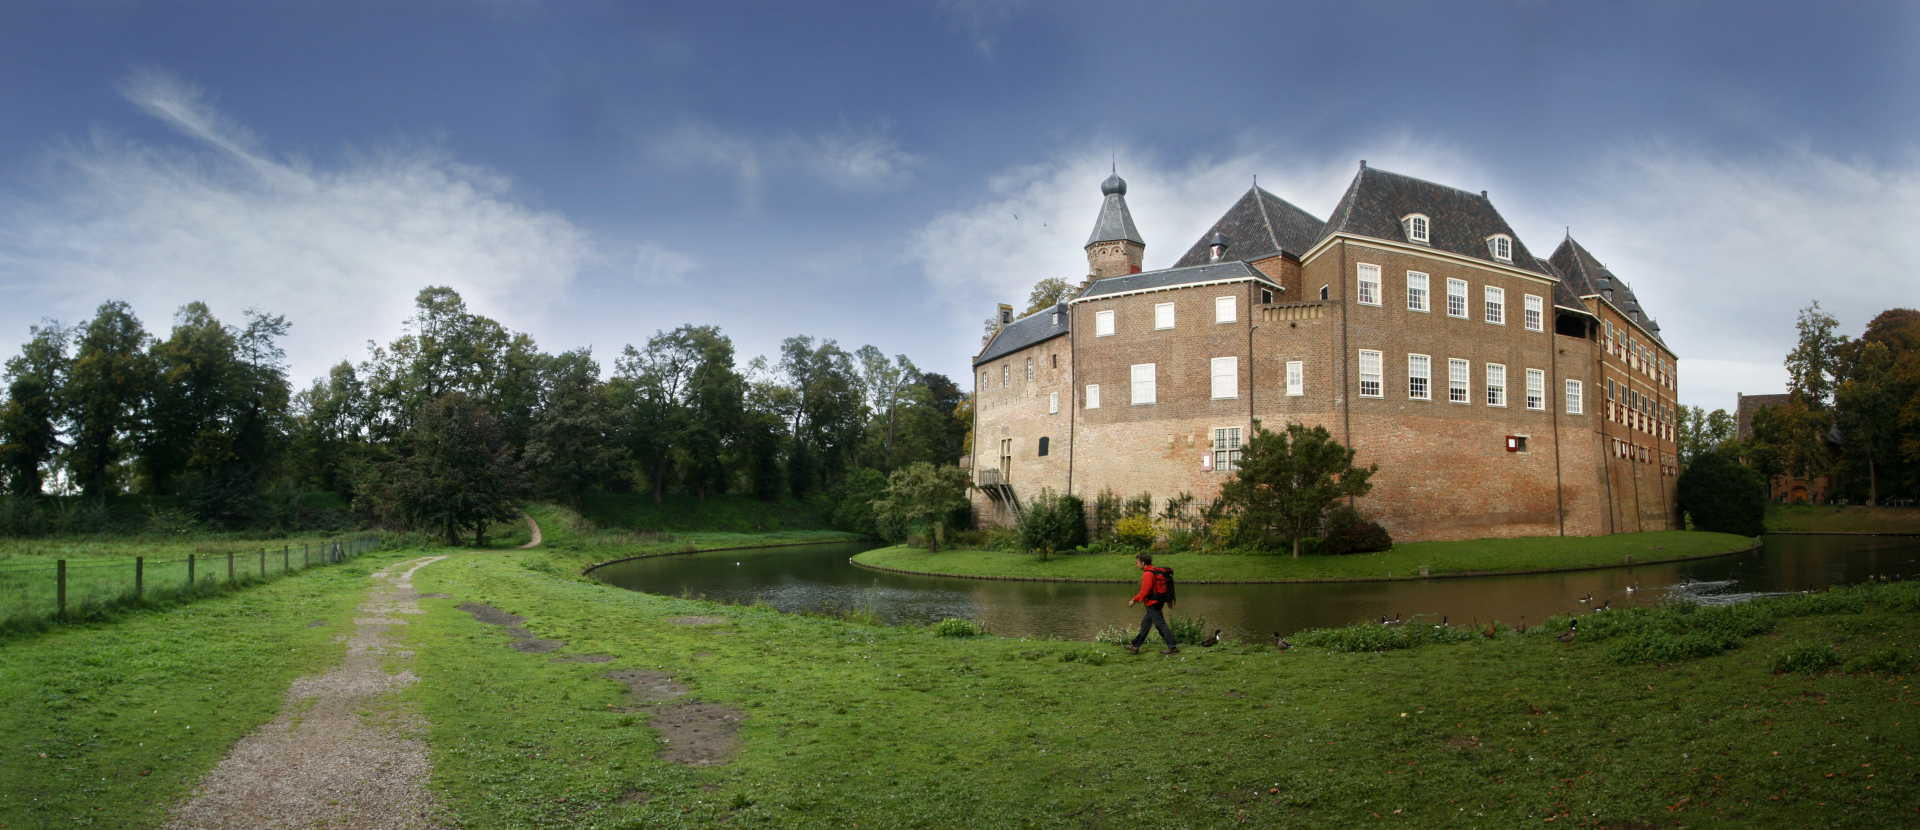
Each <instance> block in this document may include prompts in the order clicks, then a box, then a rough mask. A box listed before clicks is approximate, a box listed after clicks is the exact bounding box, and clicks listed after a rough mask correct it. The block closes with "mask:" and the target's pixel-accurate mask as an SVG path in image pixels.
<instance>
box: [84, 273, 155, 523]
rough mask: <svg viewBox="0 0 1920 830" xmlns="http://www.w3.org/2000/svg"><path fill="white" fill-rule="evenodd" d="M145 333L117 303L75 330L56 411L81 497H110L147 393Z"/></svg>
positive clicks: (105, 305)
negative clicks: (65, 428) (66, 433)
mask: <svg viewBox="0 0 1920 830" xmlns="http://www.w3.org/2000/svg"><path fill="white" fill-rule="evenodd" d="M147 340H148V337H147V331H146V329H145V328H143V327H142V326H141V325H140V319H139V318H137V317H135V316H134V315H133V309H132V308H131V307H129V306H128V305H127V304H126V303H124V302H121V301H119V300H112V301H109V302H106V303H103V304H101V306H100V309H99V311H98V312H97V313H96V314H95V315H94V318H93V319H92V320H91V321H88V323H87V324H86V326H85V327H83V328H82V329H81V330H80V333H79V338H78V342H77V344H76V347H75V353H74V359H73V369H72V373H71V374H70V375H69V378H68V382H67V384H66V387H65V389H64V390H63V394H62V396H61V397H62V401H61V408H62V409H63V410H64V411H65V412H66V415H67V420H68V422H69V423H70V424H71V429H70V435H71V439H72V445H71V447H70V448H69V450H68V459H69V460H68V467H69V469H71V470H72V471H73V473H74V476H73V477H74V478H75V479H76V480H78V481H79V483H80V488H81V490H82V492H84V493H86V494H87V495H89V496H94V497H97V498H106V497H107V496H109V495H112V494H113V493H114V492H115V489H116V484H115V481H114V477H113V473H114V468H115V467H116V466H117V465H119V463H120V462H121V461H122V460H123V459H125V458H126V456H127V450H128V444H129V441H128V438H129V434H130V433H131V431H132V430H133V428H134V427H135V426H137V425H138V424H139V423H140V418H141V415H142V413H143V412H144V411H145V408H146V403H147V399H148V396H149V395H150V394H151V393H152V389H153V367H152V362H151V361H150V360H149V359H148V357H147V354H146V345H147Z"/></svg>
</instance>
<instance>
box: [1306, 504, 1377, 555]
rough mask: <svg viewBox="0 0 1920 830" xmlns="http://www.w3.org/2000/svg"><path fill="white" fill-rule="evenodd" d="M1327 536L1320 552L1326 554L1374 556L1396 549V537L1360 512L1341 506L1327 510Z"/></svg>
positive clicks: (1321, 544) (1322, 542) (1321, 540)
mask: <svg viewBox="0 0 1920 830" xmlns="http://www.w3.org/2000/svg"><path fill="white" fill-rule="evenodd" d="M1324 527H1325V529H1326V533H1325V535H1323V536H1322V537H1321V539H1320V545H1319V548H1318V551H1319V552H1320V553H1324V554H1330V555H1338V554H1344V553H1374V552H1377V551H1385V550H1393V534H1391V533H1388V532H1387V529H1386V528H1384V527H1381V526H1380V523H1379V522H1376V521H1374V520H1372V519H1369V518H1367V517H1365V516H1362V515H1360V511H1358V510H1355V509H1353V508H1351V507H1348V506H1346V505H1344V504H1343V505H1340V506H1338V507H1335V508H1333V509H1332V510H1329V511H1327V518H1326V524H1325V525H1324Z"/></svg>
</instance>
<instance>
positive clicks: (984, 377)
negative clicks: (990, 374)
mask: <svg viewBox="0 0 1920 830" xmlns="http://www.w3.org/2000/svg"><path fill="white" fill-rule="evenodd" d="M986 385H987V373H986V372H981V373H980V386H981V387H982V388H985V387H986Z"/></svg>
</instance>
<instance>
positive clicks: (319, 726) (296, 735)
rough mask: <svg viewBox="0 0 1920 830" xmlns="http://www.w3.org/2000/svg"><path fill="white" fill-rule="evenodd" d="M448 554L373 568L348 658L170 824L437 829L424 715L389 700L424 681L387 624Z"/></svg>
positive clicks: (314, 680) (225, 764)
mask: <svg viewBox="0 0 1920 830" xmlns="http://www.w3.org/2000/svg"><path fill="white" fill-rule="evenodd" d="M536 533H537V531H536ZM536 538H537V537H536ZM445 558H446V557H444V556H429V557H424V558H421V559H415V560H413V561H411V562H403V563H399V564H395V565H392V566H389V567H388V568H386V569H385V570H382V571H379V572H378V573H375V574H374V575H373V579H374V580H375V582H374V586H373V588H372V589H371V590H369V591H368V592H367V599H366V602H364V603H363V604H361V606H360V609H359V611H358V614H359V616H358V617H357V618H355V619H354V621H353V622H354V626H355V628H354V633H353V634H352V635H351V636H350V637H348V639H347V658H346V660H345V661H344V662H343V663H341V664H340V665H339V666H338V667H336V668H334V669H333V670H331V671H328V672H326V673H324V674H320V675H309V676H307V677H302V678H299V679H297V680H295V681H293V686H292V688H290V689H288V690H287V700H286V705H285V706H284V707H283V708H282V709H281V712H280V715H279V716H278V717H276V718H274V719H273V721H272V722H270V723H268V724H267V725H265V726H262V727H260V729H259V730H257V731H255V732H254V733H253V734H252V735H248V736H247V737H246V738H245V739H243V740H241V741H240V743H238V744H236V745H235V746H234V748H233V750H232V751H231V752H228V753H227V757H226V758H225V759H224V760H222V761H221V762H220V765H219V766H218V767H215V768H214V770H213V772H212V773H210V774H208V776H207V778H206V779H205V780H203V781H201V782H200V786H199V787H197V788H196V789H195V790H194V793H193V797H192V798H191V799H189V800H188V801H187V802H186V803H185V804H182V805H180V806H179V807H177V808H176V809H175V810H174V811H173V820H172V822H171V823H170V824H169V825H168V827H170V828H176V830H188V828H193V829H194V830H198V829H199V828H292V827H302V828H323V827H324V828H355V829H356V830H359V829H360V828H365V829H366V830H390V829H391V830H398V829H399V828H427V827H437V826H439V825H438V822H435V821H434V820H433V818H432V812H433V796H432V795H431V794H430V793H428V792H427V778H428V776H429V775H430V774H431V773H432V766H431V764H430V763H429V761H428V758H427V744H426V741H425V740H424V739H423V737H422V736H423V735H424V734H425V731H426V722H425V721H424V720H423V719H422V718H421V717H420V716H419V715H418V714H417V713H415V712H413V711H411V710H410V708H409V707H403V706H401V705H400V704H398V703H396V702H394V701H392V700H390V699H388V697H389V693H390V692H394V691H397V690H399V689H402V688H405V687H407V686H408V685H411V684H412V683H414V682H415V681H417V680H418V679H419V678H417V677H415V676H414V674H413V672H412V671H411V670H410V669H408V668H407V666H408V665H409V664H411V663H412V662H413V652H411V651H406V650H402V649H398V648H395V647H394V645H395V644H394V642H393V640H392V639H391V638H390V637H389V636H388V629H390V628H392V627H393V626H396V625H405V624H406V621H405V620H403V619H400V618H399V617H397V616H395V615H397V614H418V613H420V606H419V598H420V595H419V594H417V593H415V592H414V590H413V572H414V571H417V570H419V569H421V568H424V567H426V566H427V565H430V564H432V563H434V562H437V561H439V560H441V559H445ZM388 667H392V668H394V669H397V671H394V672H393V673H388V672H387V670H386V669H387V668H388Z"/></svg>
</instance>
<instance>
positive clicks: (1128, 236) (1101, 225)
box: [1087, 173, 1147, 245]
mask: <svg viewBox="0 0 1920 830" xmlns="http://www.w3.org/2000/svg"><path fill="white" fill-rule="evenodd" d="M1100 192H1101V193H1103V194H1106V201H1104V202H1102V203H1101V204H1100V218H1099V219H1098V220H1096V221H1095V222H1094V223H1093V235H1091V236H1089V237H1087V244H1088V245H1092V244H1093V243H1095V242H1113V241H1116V240H1122V239H1124V240H1126V241H1128V242H1136V243H1139V244H1141V245H1145V244H1147V241H1146V240H1144V239H1141V238H1140V229H1139V228H1136V227H1134V226H1133V214H1132V213H1131V212H1129V211H1128V210H1127V182H1126V180H1125V179H1122V178H1120V175H1119V174H1117V173H1116V174H1114V175H1112V176H1108V177H1107V180H1106V181H1104V182H1101V183H1100Z"/></svg>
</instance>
